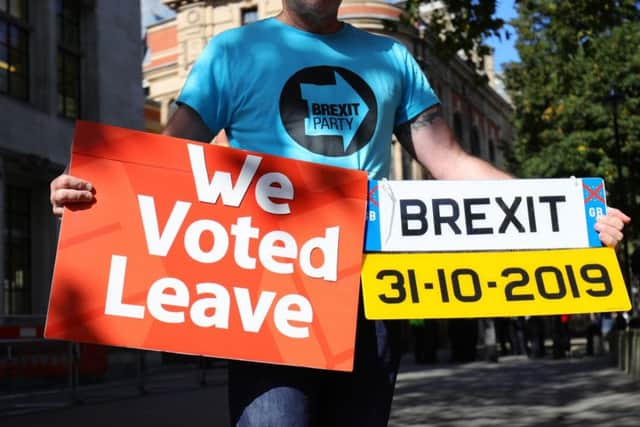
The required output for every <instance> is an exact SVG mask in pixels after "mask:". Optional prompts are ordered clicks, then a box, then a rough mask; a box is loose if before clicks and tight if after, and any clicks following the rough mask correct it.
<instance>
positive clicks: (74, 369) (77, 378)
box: [0, 316, 226, 416]
mask: <svg viewBox="0 0 640 427" xmlns="http://www.w3.org/2000/svg"><path fill="white" fill-rule="evenodd" d="M43 324H44V317H43V316H10V317H7V316H5V317H1V316H0V416H2V415H13V414H20V413H24V412H30V411H37V410H46V409H49V408H55V407H61V406H69V405H74V404H77V403H80V402H88V401H91V400H105V399H118V398H123V397H130V396H133V395H140V394H147V393H153V392H155V391H163V392H165V391H168V390H172V389H175V390H178V389H185V388H193V387H206V386H208V385H211V384H220V383H222V382H225V381H226V370H225V367H226V363H225V362H224V361H222V360H217V359H209V358H204V357H200V356H184V355H174V354H167V353H159V352H151V351H144V350H135V349H127V348H120V347H106V346H99V345H92V344H81V343H74V342H67V341H55V340H48V339H45V338H43V337H42V326H43Z"/></svg>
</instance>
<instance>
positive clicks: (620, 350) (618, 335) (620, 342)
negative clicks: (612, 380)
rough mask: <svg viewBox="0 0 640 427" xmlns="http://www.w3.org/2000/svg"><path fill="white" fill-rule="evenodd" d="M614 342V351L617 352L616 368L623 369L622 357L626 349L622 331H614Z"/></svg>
mask: <svg viewBox="0 0 640 427" xmlns="http://www.w3.org/2000/svg"><path fill="white" fill-rule="evenodd" d="M615 342H616V352H617V354H618V369H621V370H623V371H624V358H625V355H626V354H627V349H626V348H625V345H624V344H625V342H626V341H625V339H624V332H623V331H616V332H615Z"/></svg>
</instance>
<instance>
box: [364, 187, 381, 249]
mask: <svg viewBox="0 0 640 427" xmlns="http://www.w3.org/2000/svg"><path fill="white" fill-rule="evenodd" d="M367 206H368V212H367V227H366V231H365V239H364V249H365V251H379V250H380V248H381V245H380V206H379V199H378V181H376V180H373V179H372V180H369V200H368V203H367Z"/></svg>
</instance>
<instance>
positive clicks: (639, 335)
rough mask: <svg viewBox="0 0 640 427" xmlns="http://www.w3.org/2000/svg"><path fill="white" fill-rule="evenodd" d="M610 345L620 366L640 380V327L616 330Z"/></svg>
mask: <svg viewBox="0 0 640 427" xmlns="http://www.w3.org/2000/svg"><path fill="white" fill-rule="evenodd" d="M610 345H611V354H612V359H613V361H614V362H615V363H616V364H617V365H618V368H620V369H621V370H623V371H624V372H626V373H627V374H629V375H631V376H632V377H633V378H634V379H638V380H640V329H627V330H626V331H617V332H615V333H614V334H612V336H611V341H610Z"/></svg>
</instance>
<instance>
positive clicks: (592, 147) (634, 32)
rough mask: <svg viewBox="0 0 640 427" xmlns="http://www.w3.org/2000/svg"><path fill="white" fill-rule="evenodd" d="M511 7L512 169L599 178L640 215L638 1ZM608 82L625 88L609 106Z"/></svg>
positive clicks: (535, 1)
mask: <svg viewBox="0 0 640 427" xmlns="http://www.w3.org/2000/svg"><path fill="white" fill-rule="evenodd" d="M517 8H518V12H519V14H518V17H517V18H516V19H515V20H514V21H512V22H511V24H512V25H513V26H514V27H515V29H516V31H517V34H518V41H517V43H516V48H517V49H518V52H519V55H520V59H521V62H519V63H511V64H508V65H507V66H506V70H505V84H506V87H507V90H508V92H509V94H510V96H511V99H512V100H513V102H514V105H515V126H516V133H517V137H516V141H515V144H514V146H513V147H512V152H511V153H510V156H509V159H510V167H511V169H512V170H513V171H514V172H515V173H516V174H517V175H519V176H522V177H566V176H571V175H575V176H601V177H603V178H604V179H605V181H606V184H607V189H608V192H609V199H610V204H612V205H615V206H619V207H623V208H624V209H625V210H626V211H627V212H628V213H630V214H631V215H632V216H634V217H636V218H638V214H640V210H639V209H638V205H639V203H638V202H637V201H636V195H637V194H639V193H638V190H637V189H638V188H640V173H639V172H638V169H639V168H638V166H640V78H639V77H640V48H639V46H640V1H638V0H572V1H569V0H560V1H558V0H519V1H517ZM612 87H615V88H616V91H617V92H618V93H620V94H622V95H623V96H624V99H619V100H618V101H617V102H616V104H617V105H615V106H614V103H613V102H612V100H611V99H610V97H609V96H608V95H609V92H610V90H611V88H612ZM614 107H615V109H616V111H617V114H618V125H619V131H620V132H619V134H620V138H619V140H620V152H621V156H620V158H619V159H620V161H621V165H622V174H623V187H620V182H619V180H618V174H617V167H616V166H617V165H616V161H617V160H618V157H617V145H616V140H615V137H614V126H613V111H614ZM621 188H623V191H620V189H621Z"/></svg>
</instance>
